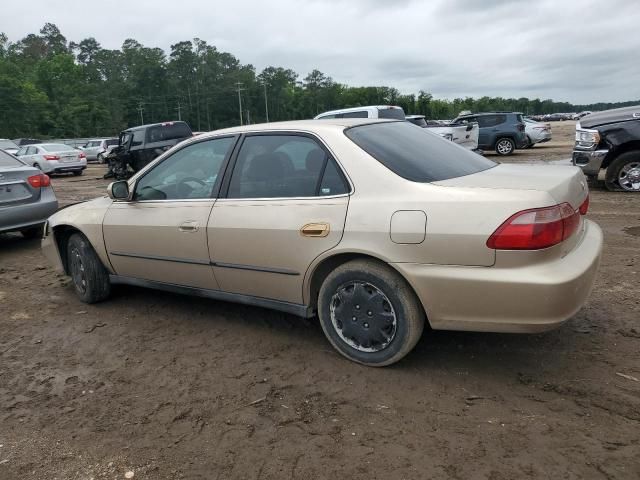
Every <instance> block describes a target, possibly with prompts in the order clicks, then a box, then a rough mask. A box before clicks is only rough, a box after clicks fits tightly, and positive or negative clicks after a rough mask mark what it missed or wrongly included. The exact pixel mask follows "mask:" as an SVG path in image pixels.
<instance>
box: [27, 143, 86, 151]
mask: <svg viewBox="0 0 640 480" xmlns="http://www.w3.org/2000/svg"><path fill="white" fill-rule="evenodd" d="M49 145H64V146H65V147H69V149H70V150H73V149H74V147H72V146H71V145H68V144H66V143H62V142H49V143H34V144H33V145H23V147H48V146H49Z"/></svg>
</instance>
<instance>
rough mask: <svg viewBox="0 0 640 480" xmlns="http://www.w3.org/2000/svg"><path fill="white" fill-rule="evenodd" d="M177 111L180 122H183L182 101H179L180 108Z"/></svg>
mask: <svg viewBox="0 0 640 480" xmlns="http://www.w3.org/2000/svg"><path fill="white" fill-rule="evenodd" d="M176 110H178V120H182V105H180V100H178V108H176Z"/></svg>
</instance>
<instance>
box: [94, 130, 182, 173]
mask: <svg viewBox="0 0 640 480" xmlns="http://www.w3.org/2000/svg"><path fill="white" fill-rule="evenodd" d="M191 137H193V132H192V131H191V127H189V125H187V124H186V123H185V122H182V121H176V122H163V123H152V124H149V125H141V126H139V127H133V128H128V129H126V130H124V131H123V132H121V133H120V137H119V140H118V145H117V146H111V147H109V148H111V150H109V151H108V153H105V154H103V156H104V159H105V161H107V162H109V171H108V172H107V173H106V174H105V178H111V177H115V178H117V179H124V178H129V177H130V176H131V174H132V173H135V172H138V171H139V170H141V169H142V168H143V167H145V166H146V165H147V164H148V163H149V162H151V161H152V160H154V159H155V158H156V157H157V156H158V155H160V154H162V153H164V152H165V151H167V150H169V149H170V148H171V147H173V146H174V145H176V144H178V143H180V142H181V141H183V140H184V139H186V138H191Z"/></svg>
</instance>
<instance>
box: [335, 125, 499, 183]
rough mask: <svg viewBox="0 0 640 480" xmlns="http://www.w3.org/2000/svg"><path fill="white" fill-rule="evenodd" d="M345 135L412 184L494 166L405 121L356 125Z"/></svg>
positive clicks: (482, 158) (486, 160)
mask: <svg viewBox="0 0 640 480" xmlns="http://www.w3.org/2000/svg"><path fill="white" fill-rule="evenodd" d="M345 135H346V136H347V137H348V138H350V139H351V140H352V141H353V142H354V143H355V144H356V145H358V146H359V147H360V148H362V149H363V150H364V151H365V152H367V153H368V154H369V155H371V156H372V157H373V158H375V159H376V160H378V161H379V162H380V163H382V164H383V165H384V166H385V167H387V168H388V169H389V170H391V171H392V172H394V173H396V174H397V175H400V176H401V177H403V178H406V179H407V180H411V181H413V182H437V181H440V180H448V179H450V178H456V177H463V176H465V175H471V174H472V173H478V172H482V171H483V170H487V169H489V168H492V167H495V166H496V165H497V163H496V162H493V161H492V160H489V159H487V158H484V157H483V156H481V155H478V154H477V153H473V152H470V151H469V150H467V149H465V148H463V147H460V146H458V145H456V144H455V143H453V142H451V141H449V140H445V139H443V138H442V137H440V136H439V135H436V134H434V133H432V132H429V131H427V129H422V128H420V127H417V126H416V125H412V124H411V123H409V122H384V123H372V124H367V125H359V126H356V127H351V128H348V129H346V130H345Z"/></svg>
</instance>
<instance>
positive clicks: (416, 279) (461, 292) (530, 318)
mask: <svg viewBox="0 0 640 480" xmlns="http://www.w3.org/2000/svg"><path fill="white" fill-rule="evenodd" d="M602 243H603V237H602V230H601V229H600V227H599V226H598V225H597V224H595V223H593V222H590V221H588V220H585V229H584V233H583V236H582V238H581V239H580V240H579V241H578V242H577V244H576V246H575V247H574V248H573V249H572V250H571V251H570V252H569V253H568V254H567V255H565V256H564V257H562V258H559V259H556V260H551V261H547V262H542V263H539V264H536V265H531V266H526V267H511V268H502V267H463V266H438V265H424V264H415V263H412V264H407V263H399V264H393V266H394V267H395V268H397V269H398V270H399V271H400V272H401V273H402V274H403V275H404V276H405V278H406V279H407V280H408V281H409V283H410V284H411V285H412V286H413V287H414V289H415V291H416V293H417V294H418V297H419V298H420V300H421V301H422V304H423V305H424V308H425V311H426V313H427V317H428V319H429V322H430V324H431V326H432V328H434V329H438V330H468V331H482V332H513V333H536V332H542V331H546V330H550V329H553V328H555V327H557V326H559V325H560V324H561V323H563V322H564V321H565V320H568V319H569V318H571V317H572V316H573V315H574V314H575V313H576V312H577V311H578V310H579V309H580V308H581V307H582V305H583V304H584V303H585V301H586V300H587V297H588V296H589V294H590V292H591V289H592V287H593V283H594V281H595V277H596V273H597V270H598V265H599V262H600V256H601V251H602Z"/></svg>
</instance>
